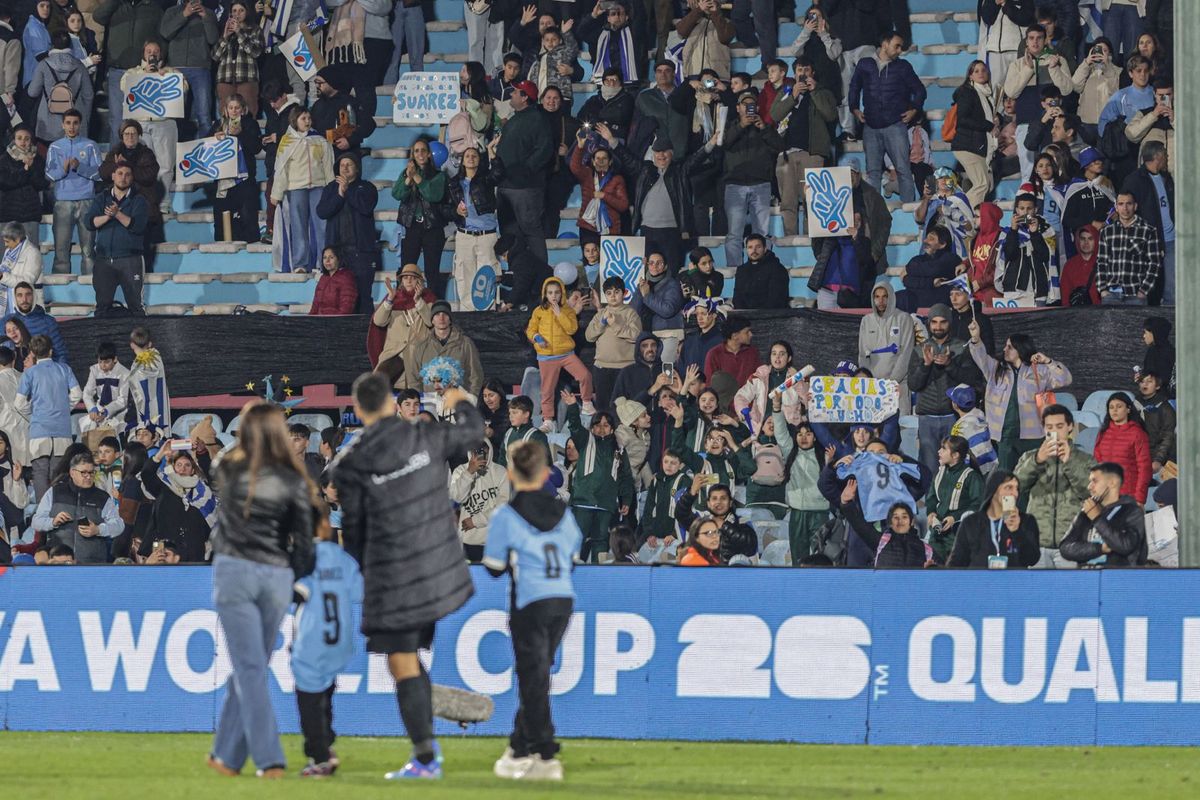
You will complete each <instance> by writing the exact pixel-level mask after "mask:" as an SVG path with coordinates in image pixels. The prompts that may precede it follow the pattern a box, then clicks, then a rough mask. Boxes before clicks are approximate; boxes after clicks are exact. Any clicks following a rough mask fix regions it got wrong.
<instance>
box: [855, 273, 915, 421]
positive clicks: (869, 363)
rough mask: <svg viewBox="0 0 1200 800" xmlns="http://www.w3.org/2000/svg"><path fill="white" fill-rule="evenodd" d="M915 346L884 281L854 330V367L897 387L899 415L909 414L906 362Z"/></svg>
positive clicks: (910, 325) (910, 326) (907, 318)
mask: <svg viewBox="0 0 1200 800" xmlns="http://www.w3.org/2000/svg"><path fill="white" fill-rule="evenodd" d="M915 346H916V325H915V323H914V322H913V318H912V316H911V315H910V314H908V313H907V312H904V311H901V310H900V309H898V308H896V290H895V289H893V288H892V284H891V281H890V280H889V279H888V278H887V277H884V278H883V279H882V280H880V281H879V282H878V283H876V284H875V288H874V289H872V290H871V311H870V313H868V314H866V315H865V316H864V317H863V318H862V322H861V323H859V326H858V363H859V366H861V367H865V368H866V369H869V370H870V371H871V375H872V376H873V377H875V378H884V379H888V380H894V381H897V382H898V383H899V384H900V413H901V414H911V413H912V411H911V408H912V401H911V399H910V398H909V392H908V362H909V361H910V360H911V359H912V354H913V349H914V348H915Z"/></svg>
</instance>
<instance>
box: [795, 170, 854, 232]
mask: <svg viewBox="0 0 1200 800" xmlns="http://www.w3.org/2000/svg"><path fill="white" fill-rule="evenodd" d="M850 181H851V178H850V168H849V167H822V168H821V169H806V170H804V197H805V200H806V201H807V205H808V235H809V236H811V237H813V238H819V237H822V236H845V235H847V233H846V229H847V228H850V227H851V226H853V225H854V208H853V205H852V203H851V196H852V194H853V192H854V188H853V185H852V184H851V182H850Z"/></svg>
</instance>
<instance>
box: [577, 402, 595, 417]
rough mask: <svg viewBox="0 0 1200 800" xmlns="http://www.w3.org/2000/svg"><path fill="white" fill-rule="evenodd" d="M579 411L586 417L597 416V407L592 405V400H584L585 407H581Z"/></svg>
mask: <svg viewBox="0 0 1200 800" xmlns="http://www.w3.org/2000/svg"><path fill="white" fill-rule="evenodd" d="M579 410H580V412H582V413H583V415H584V416H585V417H591V416H595V414H596V406H594V405H593V404H592V401H591V400H584V401H583V405H582V406H580V408H579Z"/></svg>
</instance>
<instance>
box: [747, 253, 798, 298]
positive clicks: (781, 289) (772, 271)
mask: <svg viewBox="0 0 1200 800" xmlns="http://www.w3.org/2000/svg"><path fill="white" fill-rule="evenodd" d="M790 280H791V278H790V277H789V275H788V271H787V267H785V266H783V264H782V263H780V261H779V257H778V256H776V255H775V253H774V252H772V251H770V250H768V251H767V252H766V253H764V254H763V257H762V258H760V259H759V260H758V261H747V262H746V263H744V264H742V265H741V266H739V267H738V268H737V271H736V272H735V273H734V276H733V307H734V308H736V309H738V310H739V311H745V310H748V309H763V308H790V307H791V303H790V300H791V291H790V290H789V288H788V283H789V281H790Z"/></svg>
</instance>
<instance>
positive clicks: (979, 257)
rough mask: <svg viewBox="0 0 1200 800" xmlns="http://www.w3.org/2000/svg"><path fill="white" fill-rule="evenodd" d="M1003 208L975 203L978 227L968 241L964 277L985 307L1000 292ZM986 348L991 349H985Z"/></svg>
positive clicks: (990, 303) (992, 204)
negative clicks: (999, 267)
mask: <svg viewBox="0 0 1200 800" xmlns="http://www.w3.org/2000/svg"><path fill="white" fill-rule="evenodd" d="M1003 216H1004V212H1003V211H1002V210H1001V209H1000V206H998V205H996V204H995V203H980V204H979V230H978V231H976V232H975V239H974V240H973V241H972V242H971V251H970V254H969V255H968V257H967V279H968V280H970V281H971V293H972V295H973V296H974V297H975V299H976V300H978V301H979V302H980V303H982V304H983V305H984V306H986V307H991V305H992V300H993V299H994V298H996V297H999V296H1000V292H999V290H998V289H997V288H996V259H997V258H999V255H1000V254H999V251H998V250H997V249H996V248H997V246H998V245H999V242H1000V220H1001V218H1002V217H1003ZM988 352H991V350H990V349H989V350H988Z"/></svg>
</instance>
